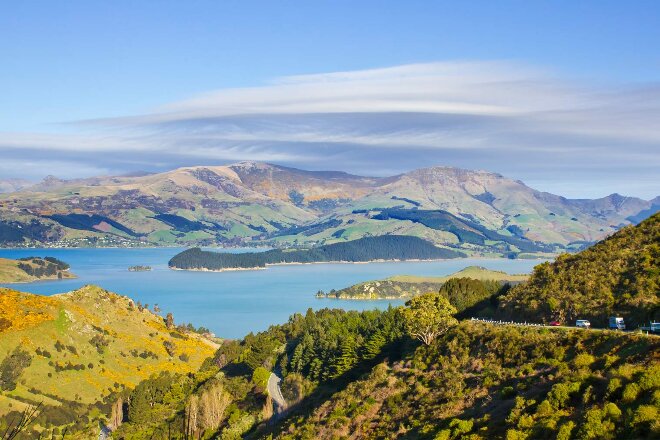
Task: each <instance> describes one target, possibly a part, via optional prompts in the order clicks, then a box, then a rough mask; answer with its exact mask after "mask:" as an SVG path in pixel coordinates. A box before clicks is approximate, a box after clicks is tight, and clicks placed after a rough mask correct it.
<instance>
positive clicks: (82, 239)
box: [0, 162, 660, 255]
mask: <svg viewBox="0 0 660 440" xmlns="http://www.w3.org/2000/svg"><path fill="white" fill-rule="evenodd" d="M658 208H660V204H659V203H656V202H653V201H651V202H648V201H644V200H641V199H636V198H632V197H622V196H618V195H612V196H608V197H606V198H604V199H599V200H567V199H565V198H563V197H559V196H555V195H552V194H547V193H541V192H538V191H535V190H533V189H531V188H529V187H527V186H525V185H524V184H523V183H522V182H519V181H514V180H511V179H507V178H505V177H503V176H501V175H499V174H494V173H489V172H486V171H470V170H461V169H457V168H449V167H433V168H425V169H420V170H415V171H411V172H409V173H405V174H402V175H398V176H392V177H386V178H372V177H361V176H354V175H350V174H346V173H342V172H336V171H304V170H297V169H293V168H287V167H283V166H278V165H272V164H264V163H257V162H240V163H237V164H233V165H227V166H197V167H186V168H180V169H176V170H172V171H168V172H164V173H158V174H147V175H133V176H118V177H112V176H110V177H93V178H87V179H78V180H70V181H66V180H60V179H57V178H55V177H52V176H49V177H48V178H46V179H45V180H44V181H43V182H41V183H39V184H36V185H33V186H30V187H28V188H23V189H22V190H21V191H18V192H12V193H9V194H3V195H0V243H2V244H4V245H25V244H27V243H37V244H63V245H69V246H71V245H72V246H90V245H91V246H98V245H115V246H117V245H118V246H136V245H171V244H179V245H193V244H194V245H214V244H224V245H232V244H238V245H251V244H271V245H275V246H290V245H292V244H304V245H316V244H323V243H333V242H339V241H347V240H354V239H357V238H362V237H367V236H370V235H412V236H416V237H420V238H423V239H426V240H430V241H432V242H434V243H435V244H436V245H446V246H452V247H458V248H461V249H464V250H467V251H469V252H470V253H474V254H500V255H502V254H519V253H523V254H524V253H536V254H538V253H544V252H545V253H548V252H550V253H552V252H554V251H555V250H556V249H557V248H558V247H559V248H566V249H577V248H580V247H583V246H585V245H586V244H588V243H591V242H593V241H595V240H597V239H600V238H602V237H604V236H606V235H608V234H609V233H611V232H614V231H616V230H617V229H618V228H620V227H621V226H622V225H625V224H629V223H636V222H638V221H640V220H641V219H643V218H644V217H645V216H648V215H651V214H652V213H654V212H655V211H656V210H657V209H658ZM383 210H388V213H391V212H392V210H396V211H397V212H399V215H398V216H391V215H390V216H384V215H381V214H382V213H383ZM413 211H418V212H415V213H413ZM411 215H415V216H417V217H419V216H420V215H421V216H429V215H431V216H438V215H442V216H446V217H447V218H448V219H449V220H448V221H450V223H453V224H454V225H458V226H457V227H458V229H459V230H460V231H468V232H474V233H476V234H477V235H478V236H479V238H478V239H472V240H465V236H466V235H465V234H463V233H457V231H456V229H454V230H450V229H448V228H447V227H446V226H445V225H436V226H433V225H429V224H428V222H424V221H418V220H419V219H418V220H415V219H411V218H410V217H411ZM475 231H476V232H475ZM472 237H474V235H472ZM475 240H476V241H475Z"/></svg>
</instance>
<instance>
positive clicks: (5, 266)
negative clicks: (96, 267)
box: [0, 257, 75, 283]
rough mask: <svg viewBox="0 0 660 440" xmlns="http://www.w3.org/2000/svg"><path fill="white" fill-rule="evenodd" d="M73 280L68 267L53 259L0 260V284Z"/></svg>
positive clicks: (73, 276)
mask: <svg viewBox="0 0 660 440" xmlns="http://www.w3.org/2000/svg"><path fill="white" fill-rule="evenodd" d="M64 278H75V275H74V274H72V273H71V272H69V265H68V264H67V263H65V262H63V261H60V260H58V259H57V258H53V257H45V258H40V257H26V258H21V259H19V260H12V259H9V258H0V283H29V282H31V281H39V280H57V279H64Z"/></svg>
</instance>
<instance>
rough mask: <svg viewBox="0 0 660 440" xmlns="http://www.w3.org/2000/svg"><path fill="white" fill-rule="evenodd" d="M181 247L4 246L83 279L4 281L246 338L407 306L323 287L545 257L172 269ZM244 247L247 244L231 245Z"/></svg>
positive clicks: (526, 264) (517, 269) (525, 263)
mask: <svg viewBox="0 0 660 440" xmlns="http://www.w3.org/2000/svg"><path fill="white" fill-rule="evenodd" d="M181 250H182V249H181V248H140V249H0V257H2V258H21V257H27V256H38V257H45V256H53V257H56V258H59V259H61V260H63V261H65V262H67V263H69V264H70V265H71V271H72V272H73V273H75V274H76V275H77V276H78V278H76V279H69V280H56V281H40V282H35V283H27V284H4V285H3V286H5V287H12V288H14V289H17V290H22V291H25V292H31V293H37V294H41V295H53V294H56V293H63V292H68V291H71V290H75V289H77V288H80V287H82V286H83V285H86V284H96V285H99V286H101V287H103V288H104V289H107V290H110V291H112V292H116V293H119V294H122V295H126V296H128V297H130V298H132V299H133V300H135V301H140V302H142V303H143V304H149V305H150V306H153V305H154V304H158V305H159V306H160V308H161V310H162V312H161V314H163V315H164V314H166V313H167V312H172V314H173V315H174V319H175V322H176V323H177V324H180V323H188V322H190V323H193V324H194V325H195V326H204V327H207V328H209V329H210V330H212V331H213V332H214V333H215V334H216V335H218V336H219V337H224V338H240V337H242V336H244V335H246V334H247V333H249V332H257V331H261V330H265V329H267V328H268V327H269V326H270V325H272V324H279V323H283V322H286V321H287V319H288V318H289V316H290V315H292V314H293V313H296V312H299V313H305V311H306V310H307V309H308V308H312V309H315V310H317V309H321V308H324V307H329V308H342V309H346V310H366V309H374V308H381V309H382V308H386V307H387V306H388V305H389V304H392V305H393V306H396V305H400V304H402V303H403V301H396V300H375V301H374V300H337V299H325V298H323V299H319V298H316V297H315V296H314V295H315V293H316V292H317V291H318V290H323V291H326V292H327V291H329V290H331V289H341V288H344V287H347V286H350V285H353V284H356V283H359V282H362V281H368V280H374V279H381V278H386V277H389V276H393V275H420V276H444V275H448V274H450V273H453V272H456V271H458V270H461V269H463V268H465V267H467V266H472V265H478V266H484V267H486V268H488V269H493V270H503V271H505V272H508V273H511V274H513V273H529V272H530V271H531V270H532V267H533V266H535V265H537V264H539V262H540V261H538V260H508V259H472V258H466V259H456V260H444V261H428V262H427V261H424V262H388V263H368V264H333V263H327V264H305V265H286V266H271V267H269V268H267V269H265V270H251V271H233V272H190V271H180V270H170V269H169V268H168V267H167V262H168V261H169V259H170V258H171V257H173V256H174V255H176V254H177V253H178V252H180V251H181ZM231 251H232V252H236V251H239V250H231ZM133 265H145V266H151V267H152V270H151V271H149V272H129V271H128V267H129V266H133Z"/></svg>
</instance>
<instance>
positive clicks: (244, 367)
mask: <svg viewBox="0 0 660 440" xmlns="http://www.w3.org/2000/svg"><path fill="white" fill-rule="evenodd" d="M404 328H405V325H404V322H402V314H401V313H399V311H398V310H397V309H390V310H387V311H365V312H345V311H341V310H329V309H324V310H320V311H318V312H312V311H311V310H310V311H309V312H307V313H306V314H305V315H304V316H303V315H300V314H296V315H294V316H292V317H291V318H290V319H289V322H287V323H286V324H283V325H279V326H273V327H271V328H270V329H269V330H268V331H266V332H262V333H259V334H257V335H249V336H247V337H246V338H245V339H243V340H242V341H228V342H227V343H225V344H223V345H222V347H221V348H220V349H219V350H218V352H217V353H216V355H215V357H214V362H211V363H207V364H205V366H204V367H203V368H202V370H201V371H200V372H199V373H198V374H197V375H196V377H206V378H208V379H207V380H206V381H205V382H204V383H202V384H200V385H198V386H197V387H195V388H193V389H190V388H189V391H188V393H187V394H186V395H183V396H181V394H179V396H180V400H177V401H172V400H171V399H169V398H167V397H161V398H157V399H156V402H155V405H154V408H155V409H150V408H148V407H145V406H144V405H142V406H141V407H140V408H133V409H131V408H130V407H131V406H136V407H137V405H133V404H129V416H128V419H127V421H126V423H124V424H123V425H122V426H121V427H120V428H119V429H118V430H117V431H116V432H115V433H113V436H117V437H118V438H158V439H166V438H177V437H176V436H177V435H178V436H180V437H184V433H185V434H187V436H188V437H189V438H190V437H192V438H196V437H199V438H248V439H263V438H281V439H337V438H354V439H358V438H378V439H394V438H415V439H461V438H463V439H465V438H470V439H474V440H480V439H505V438H506V439H533V438H534V439H535V438H560V439H571V438H579V439H583V438H584V439H597V438H598V439H645V438H649V439H650V438H657V436H658V435H659V434H660V424H658V413H659V412H660V406H659V402H658V393H659V392H660V383H659V382H658V374H660V359H658V350H659V349H660V339H659V338H657V337H653V336H651V337H649V336H645V335H641V334H624V333H621V332H591V331H587V330H579V329H564V328H558V329H552V330H549V329H539V328H533V327H514V326H497V325H491V324H483V323H478V322H470V321H464V322H461V323H459V324H458V325H457V326H454V327H452V328H451V329H449V330H448V331H447V332H446V333H445V334H444V335H442V336H441V337H439V338H438V339H437V340H436V341H434V342H433V343H432V344H431V345H429V346H425V345H418V343H415V342H414V341H412V340H411V339H410V338H409V337H408V336H407V335H406V333H405V330H404ZM272 369H276V371H278V374H280V375H282V376H283V380H282V394H283V396H284V398H285V399H286V400H287V404H288V410H287V411H286V412H285V413H284V414H282V415H280V416H274V413H273V407H272V399H271V398H270V397H269V395H268V391H267V387H266V382H267V381H268V377H269V375H270V373H269V370H272ZM181 380H184V378H176V377H174V378H169V377H168V378H162V379H160V380H159V382H160V383H162V385H161V388H162V391H161V392H160V393H159V395H160V396H169V395H170V394H171V392H172V391H174V390H176V389H177V386H178V384H179V382H180V381H181ZM155 385H156V383H155V380H150V381H148V382H145V383H143V384H142V385H141V386H139V387H138V388H136V389H135V390H134V391H133V392H132V393H131V396H130V398H131V402H135V401H141V400H142V398H143V396H144V395H145V394H147V393H149V390H150V389H152V388H153V387H154V386H155ZM170 390H172V391H170ZM205 408H213V409H214V410H215V411H214V417H209V416H205V414H208V410H206V409H205ZM168 435H171V436H170V437H168Z"/></svg>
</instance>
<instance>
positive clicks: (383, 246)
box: [169, 235, 465, 271]
mask: <svg viewBox="0 0 660 440" xmlns="http://www.w3.org/2000/svg"><path fill="white" fill-rule="evenodd" d="M460 257H465V254H464V253H462V252H458V251H455V250H451V249H446V248H440V247H437V246H435V245H433V244H432V243H430V242H428V241H426V240H423V239H421V238H418V237H410V236H402V235H383V236H378V237H365V238H360V239H358V240H352V241H347V242H342V243H333V244H329V245H324V246H319V247H315V248H309V249H273V250H270V251H266V252H245V253H238V254H232V253H226V252H211V251H204V250H202V249H200V248H192V249H188V250H185V251H183V252H181V253H179V254H177V255H175V256H174V257H173V258H172V259H171V260H170V261H169V267H170V268H172V269H186V270H210V271H222V270H236V269H262V268H265V267H266V266H269V265H276V264H292V263H293V264H295V263H298V264H301V263H331V262H349V263H358V262H369V261H401V260H439V259H448V258H460Z"/></svg>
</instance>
